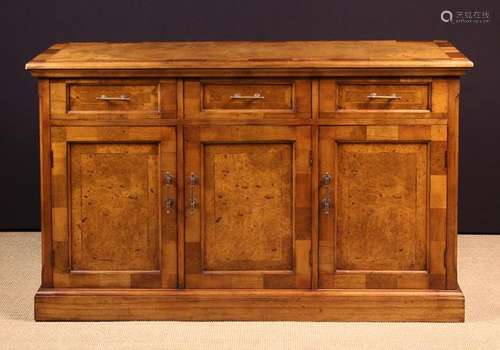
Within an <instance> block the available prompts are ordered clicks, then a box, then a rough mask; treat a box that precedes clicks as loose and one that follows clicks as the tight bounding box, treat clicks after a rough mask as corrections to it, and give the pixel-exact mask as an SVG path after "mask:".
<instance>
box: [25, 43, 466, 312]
mask: <svg viewBox="0 0 500 350" xmlns="http://www.w3.org/2000/svg"><path fill="white" fill-rule="evenodd" d="M471 67H472V62H471V61H469V60H468V59H467V58H466V57H465V56H463V55H462V54H461V53H460V52H459V51H458V50H457V49H456V48H455V47H453V45H452V44H450V43H449V42H447V41H429V42H411V41H357V42H351V41H336V42H335V41H330V42H328V41H323V42H320V41H317V42H314V41H313V42H293V41H291V42H156V43H146V42H145V43H66V44H55V45H53V46H52V47H50V48H49V49H47V50H46V51H45V52H43V53H41V54H40V55H39V56H37V57H36V58H34V59H33V60H32V61H30V62H29V63H28V64H27V66H26V68H27V69H28V70H29V71H30V72H31V73H32V74H33V75H34V76H35V77H37V78H38V84H39V85H38V86H39V96H40V158H41V195H42V258H43V261H42V263H43V264H42V265H43V267H42V284H41V287H40V289H39V290H38V292H37V293H36V296H35V318H36V320H339V321H463V320H464V297H463V294H462V292H461V291H460V288H459V286H458V284H457V256H456V255H457V185H458V173H457V170H458V164H457V163H458V130H459V127H458V124H459V113H458V106H459V79H460V76H461V75H463V74H464V72H465V71H466V70H467V69H469V68H471Z"/></svg>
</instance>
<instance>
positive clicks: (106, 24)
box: [0, 0, 500, 233]
mask: <svg viewBox="0 0 500 350" xmlns="http://www.w3.org/2000/svg"><path fill="white" fill-rule="evenodd" d="M0 6H1V8H0V39H1V41H0V42H1V43H2V51H1V54H0V67H1V69H2V72H1V73H2V74H1V75H0V77H1V80H2V81H1V84H0V86H1V87H0V89H1V91H0V103H1V111H2V115H1V124H0V128H1V129H0V130H1V137H0V150H1V156H2V159H1V161H0V169H1V170H0V194H1V200H0V230H38V229H39V227H40V214H39V200H40V199H39V178H38V177H39V175H38V174H39V167H38V125H37V108H38V107H37V102H38V101H37V96H36V82H35V80H34V79H33V78H32V77H31V76H30V75H29V74H28V73H27V72H26V71H24V64H25V63H26V62H27V61H28V60H29V59H31V58H32V57H33V56H35V55H36V54H38V53H39V52H41V51H42V50H44V49H46V48H47V47H48V46H50V45H51V44H53V43H55V42H67V41H164V40H165V41H168V40H177V41H178V40H356V39H404V40H432V39H446V40H449V41H451V42H452V43H454V44H455V45H456V46H457V47H458V48H459V49H460V50H461V51H462V52H464V53H465V54H466V55H467V56H468V57H469V58H470V59H471V60H473V61H474V63H475V64H476V68H474V69H473V70H472V71H470V72H469V73H468V74H467V75H466V76H465V77H464V78H463V80H462V90H461V96H462V103H461V120H462V123H461V137H462V138H461V145H460V146H461V149H460V151H461V155H460V161H461V163H460V197H459V199H460V205H459V232H462V233H500V155H499V150H500V137H499V136H498V133H499V130H500V115H499V114H500V91H499V88H498V84H499V83H500V74H499V69H498V62H499V57H500V45H499V44H500V40H499V34H500V18H497V16H498V14H499V9H500V2H498V1H494V0H490V1H477V0H475V1H432V2H425V1H419V2H412V1H401V0H397V1H383V0H378V1H354V0H351V1H345V0H343V1H336V0H328V1H326V0H324V1H294V0H287V1H284V0H280V1H272V0H267V1H261V0H246V1H239V0H227V1H216V0H212V1H201V0H200V1H192V0H181V1H160V0H149V1H148V0H143V1H132V0H106V1H103V0H101V1H81V0H72V1H68V0H66V1H61V0H57V1H21V0H19V1H11V0H7V1H6V0H3V1H2V2H1V5H0ZM446 9H448V10H451V11H453V12H454V11H459V10H462V11H489V13H490V17H491V22H490V23H488V24H449V23H443V22H442V21H441V20H440V14H441V11H443V10H446Z"/></svg>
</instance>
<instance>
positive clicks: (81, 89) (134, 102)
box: [68, 83, 159, 112]
mask: <svg viewBox="0 0 500 350" xmlns="http://www.w3.org/2000/svg"><path fill="white" fill-rule="evenodd" d="M68 94H69V101H68V111H70V112H73V111H75V112H82V111H86V112H95V111H110V112H128V111H147V112H159V109H158V105H159V104H158V102H159V95H158V94H159V89H158V84H148V85H87V84H78V83H76V84H70V85H69V86H68Z"/></svg>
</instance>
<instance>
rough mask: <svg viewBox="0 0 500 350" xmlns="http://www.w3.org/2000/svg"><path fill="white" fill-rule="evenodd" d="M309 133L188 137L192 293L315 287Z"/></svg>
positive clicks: (194, 132)
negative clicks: (311, 255)
mask: <svg viewBox="0 0 500 350" xmlns="http://www.w3.org/2000/svg"><path fill="white" fill-rule="evenodd" d="M310 149H311V141H310V128H309V127H295V126H275V127H270V126H239V127H238V126H228V127H189V128H187V129H186V132H185V159H186V161H185V175H186V181H185V183H186V189H185V197H186V205H187V209H186V237H185V240H186V242H185V249H186V252H185V260H186V261H185V266H186V267H185V273H186V276H185V277H186V288H310V286H311V280H310V278H311V271H310V266H309V252H310V246H311V212H310V211H311V207H310V206H311V198H310V196H311V195H310V184H311V182H310V181H311V169H310V165H309V157H310Z"/></svg>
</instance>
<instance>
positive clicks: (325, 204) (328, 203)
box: [321, 198, 332, 215]
mask: <svg viewBox="0 0 500 350" xmlns="http://www.w3.org/2000/svg"><path fill="white" fill-rule="evenodd" d="M321 210H323V213H324V214H326V215H330V211H331V210H332V200H331V199H330V198H323V199H322V200H321Z"/></svg>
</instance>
